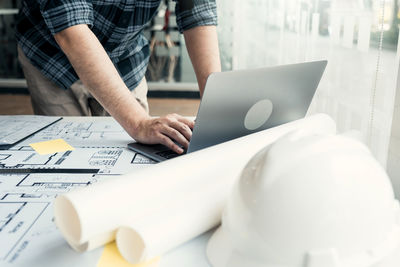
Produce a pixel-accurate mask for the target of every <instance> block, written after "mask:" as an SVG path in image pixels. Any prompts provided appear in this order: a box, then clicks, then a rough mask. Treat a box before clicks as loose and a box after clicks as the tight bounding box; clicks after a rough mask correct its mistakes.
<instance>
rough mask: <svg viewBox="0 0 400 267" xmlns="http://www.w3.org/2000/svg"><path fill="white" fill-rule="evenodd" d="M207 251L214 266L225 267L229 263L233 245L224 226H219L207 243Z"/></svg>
mask: <svg viewBox="0 0 400 267" xmlns="http://www.w3.org/2000/svg"><path fill="white" fill-rule="evenodd" d="M206 253H207V258H208V261H209V262H210V263H211V265H212V266H213V267H223V266H227V264H228V263H229V261H230V259H231V257H232V253H233V247H232V244H231V242H230V240H229V236H228V235H227V234H226V232H225V231H224V229H223V227H221V226H220V227H218V229H217V230H216V231H215V232H214V233H213V235H212V236H211V238H210V240H209V241H208V244H207V252H206Z"/></svg>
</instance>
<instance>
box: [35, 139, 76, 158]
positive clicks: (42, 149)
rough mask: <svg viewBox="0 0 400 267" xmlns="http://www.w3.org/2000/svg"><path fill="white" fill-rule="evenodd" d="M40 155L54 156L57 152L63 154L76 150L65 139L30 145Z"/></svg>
mask: <svg viewBox="0 0 400 267" xmlns="http://www.w3.org/2000/svg"><path fill="white" fill-rule="evenodd" d="M29 145H30V146H31V147H32V148H33V149H34V150H35V151H36V152H37V153H39V154H40V155H46V154H52V153H56V152H63V151H68V150H74V149H75V148H73V147H72V146H70V145H69V144H68V143H67V142H65V141H64V139H55V140H50V141H44V142H39V143H33V144H29Z"/></svg>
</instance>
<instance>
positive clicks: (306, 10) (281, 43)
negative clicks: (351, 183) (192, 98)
mask: <svg viewBox="0 0 400 267" xmlns="http://www.w3.org/2000/svg"><path fill="white" fill-rule="evenodd" d="M394 1H398V0H331V1H328V0H245V1H244V0H218V1H217V3H218V5H219V18H220V23H219V31H220V42H221V44H220V46H221V51H222V59H223V68H224V69H244V68H256V67H265V66H271V65H278V64H288V63H296V62H304V61H312V60H319V59H328V67H327V69H326V71H325V74H324V77H323V78H322V81H321V84H320V86H319V89H318V90H317V92H316V95H315V97H314V99H313V102H312V104H311V106H310V109H309V112H308V113H309V114H312V113H316V112H325V113H328V114H330V115H331V116H332V117H333V118H334V119H335V120H336V122H337V124H338V130H339V131H340V132H343V131H347V130H350V129H356V130H360V131H361V132H362V133H363V136H364V140H365V141H366V143H367V144H368V145H369V147H370V148H371V150H372V151H373V153H374V155H375V156H376V158H377V159H378V160H379V161H380V162H381V163H382V165H383V166H385V167H386V164H387V159H388V148H389V142H390V135H391V129H392V119H393V112H394V98H395V92H396V90H395V89H396V81H397V73H398V68H399V49H398V37H397V35H396V34H397V32H398V26H397V24H396V23H397V21H398V20H397V16H396V14H395V12H394V10H395V2H394ZM394 26H395V27H394ZM399 193H400V192H399Z"/></svg>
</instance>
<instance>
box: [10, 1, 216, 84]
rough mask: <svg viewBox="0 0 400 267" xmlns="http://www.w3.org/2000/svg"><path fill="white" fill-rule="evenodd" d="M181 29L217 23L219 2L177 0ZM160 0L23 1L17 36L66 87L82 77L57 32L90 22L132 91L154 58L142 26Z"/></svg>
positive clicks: (32, 58) (36, 60)
mask: <svg viewBox="0 0 400 267" xmlns="http://www.w3.org/2000/svg"><path fill="white" fill-rule="evenodd" d="M175 1H177V4H176V9H175V12H176V20H177V24H178V29H179V31H180V32H183V31H185V30H188V29H190V28H193V27H196V26H200V25H216V23H217V13H216V3H215V0H175ZM160 2H161V0H119V1H117V0H23V2H22V8H21V9H20V13H19V15H18V23H17V31H16V38H17V41H18V44H19V46H20V47H21V48H22V50H23V51H24V53H25V55H26V56H27V58H28V59H29V60H30V61H31V63H32V64H33V65H34V66H36V67H37V68H38V69H39V70H40V71H41V72H42V73H43V74H44V75H45V76H46V77H48V78H49V79H51V80H52V81H54V82H55V83H56V84H58V85H59V86H60V87H62V88H64V89H67V88H69V87H70V86H71V85H72V84H73V83H74V82H76V81H77V80H78V79H79V78H78V76H77V74H76V72H75V71H74V69H73V68H72V66H71V63H70V62H69V61H68V58H67V57H66V56H65V54H64V53H63V52H62V50H61V48H60V47H59V46H58V44H57V43H56V41H55V39H54V38H53V35H54V34H56V33H58V32H60V31H62V30H64V29H66V28H68V27H71V26H74V25H77V24H87V25H89V27H90V28H91V30H92V31H93V33H94V34H95V35H96V36H97V38H98V39H99V41H100V43H101V44H102V45H103V47H104V49H105V50H106V52H107V54H108V55H109V57H110V58H111V61H112V62H113V63H114V65H115V67H116V68H117V70H118V71H119V73H120V75H121V77H122V79H123V80H124V82H125V84H126V85H127V87H128V88H129V89H130V90H133V89H134V88H135V87H136V86H137V85H138V84H139V82H140V81H141V80H142V79H143V77H144V74H145V72H146V68H147V64H148V61H149V55H150V50H149V46H148V41H147V40H146V39H145V37H144V36H143V34H142V30H143V28H144V27H145V25H146V23H148V22H149V21H150V20H151V19H152V18H153V16H154V15H155V14H156V11H157V9H158V6H159V5H160Z"/></svg>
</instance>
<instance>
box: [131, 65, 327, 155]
mask: <svg viewBox="0 0 400 267" xmlns="http://www.w3.org/2000/svg"><path fill="white" fill-rule="evenodd" d="M326 65H327V61H326V60H323V61H314V62H306V63H299V64H291V65H282V66H276V67H268V68H260V69H252V70H238V71H228V72H220V73H213V74H211V75H210V76H209V77H208V79H207V84H206V87H205V90H204V94H203V98H202V100H201V103H200V107H199V110H198V113H197V117H196V123H195V126H194V129H193V132H192V138H191V140H190V143H189V147H188V150H187V151H186V152H185V153H192V152H195V151H198V150H200V149H203V148H206V147H209V146H213V145H217V144H220V143H223V142H226V141H229V140H232V139H235V138H239V137H242V136H245V135H248V134H252V133H255V132H258V131H262V130H265V129H268V128H272V127H275V126H278V125H281V124H284V123H287V122H290V121H293V120H298V119H301V118H303V117H304V116H305V115H306V113H307V110H308V107H309V105H310V103H311V100H312V98H313V96H314V94H315V91H316V89H317V87H318V84H319V82H320V80H321V77H322V74H323V72H324V70H325V67H326ZM128 148H129V149H131V150H133V151H135V152H137V153H140V154H142V155H144V156H145V157H148V158H150V159H152V160H155V161H157V162H161V161H164V160H167V159H171V158H174V157H177V156H179V154H177V153H175V152H174V151H172V150H171V149H169V148H168V147H166V146H164V145H145V144H141V143H136V142H134V143H130V144H128Z"/></svg>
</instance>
